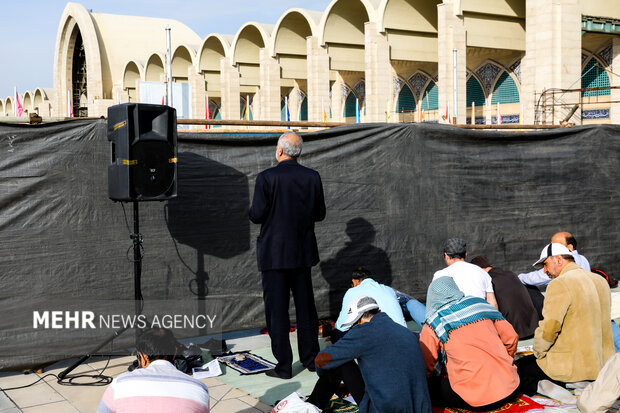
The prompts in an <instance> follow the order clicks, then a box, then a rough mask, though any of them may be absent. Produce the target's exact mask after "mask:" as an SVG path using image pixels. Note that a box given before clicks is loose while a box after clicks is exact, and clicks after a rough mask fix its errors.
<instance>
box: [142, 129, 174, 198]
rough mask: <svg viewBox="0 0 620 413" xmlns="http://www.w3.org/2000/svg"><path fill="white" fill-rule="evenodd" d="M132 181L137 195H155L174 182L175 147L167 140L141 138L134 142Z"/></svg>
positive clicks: (167, 188) (166, 189)
mask: <svg viewBox="0 0 620 413" xmlns="http://www.w3.org/2000/svg"><path fill="white" fill-rule="evenodd" d="M132 151H133V158H134V159H135V160H136V161H137V164H136V165H134V166H133V168H132V178H133V179H132V181H133V182H134V190H135V192H136V195H138V196H143V197H149V198H150V197H155V196H158V195H160V194H163V193H166V192H168V190H169V189H170V188H171V187H172V185H173V184H174V169H175V168H174V163H172V162H171V159H172V158H174V148H173V147H172V146H171V145H170V144H169V143H168V142H166V141H146V140H140V141H138V142H136V143H135V144H133V147H132Z"/></svg>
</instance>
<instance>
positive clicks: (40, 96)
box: [32, 88, 49, 116]
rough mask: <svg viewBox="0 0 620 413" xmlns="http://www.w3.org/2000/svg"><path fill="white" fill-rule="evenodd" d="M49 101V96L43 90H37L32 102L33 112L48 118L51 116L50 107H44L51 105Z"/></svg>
mask: <svg viewBox="0 0 620 413" xmlns="http://www.w3.org/2000/svg"><path fill="white" fill-rule="evenodd" d="M46 100H48V98H47V94H46V93H45V91H44V90H43V89H41V88H37V89H36V90H35V91H34V97H33V102H32V110H33V112H36V113H38V114H39V115H43V116H47V115H49V113H48V111H49V107H44V105H46V106H47V105H49V103H46V102H45V101H46Z"/></svg>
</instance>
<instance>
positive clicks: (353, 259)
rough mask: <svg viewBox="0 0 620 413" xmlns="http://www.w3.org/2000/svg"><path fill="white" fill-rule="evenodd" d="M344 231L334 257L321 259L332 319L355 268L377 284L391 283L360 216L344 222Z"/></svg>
mask: <svg viewBox="0 0 620 413" xmlns="http://www.w3.org/2000/svg"><path fill="white" fill-rule="evenodd" d="M345 233H346V234H347V236H348V237H349V241H347V243H346V244H345V246H344V248H342V249H341V250H340V251H338V252H337V253H336V256H335V257H333V258H329V259H327V260H326V261H321V274H322V276H323V278H325V281H327V283H328V284H329V314H330V316H331V317H332V318H334V319H336V318H337V317H338V313H339V312H340V307H341V305H342V298H343V296H344V294H345V292H346V291H347V290H348V289H349V288H350V287H351V273H352V272H353V270H354V269H355V268H357V267H365V268H367V269H368V270H370V272H371V273H372V275H373V279H374V280H375V281H377V282H378V283H381V284H385V285H391V284H392V266H391V264H390V260H389V258H388V255H387V253H386V252H385V251H383V250H382V249H381V248H378V247H375V246H374V245H372V243H373V242H374V240H375V235H376V231H375V228H374V227H373V226H372V224H371V223H370V222H368V221H367V220H365V219H364V218H361V217H360V218H354V219H352V220H350V221H349V222H347V227H346V230H345Z"/></svg>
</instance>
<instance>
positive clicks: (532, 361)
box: [516, 243, 614, 395]
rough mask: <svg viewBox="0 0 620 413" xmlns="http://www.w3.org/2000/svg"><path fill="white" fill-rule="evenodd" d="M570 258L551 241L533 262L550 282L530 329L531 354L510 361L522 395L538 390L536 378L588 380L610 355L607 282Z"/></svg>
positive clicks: (557, 380)
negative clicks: (538, 317)
mask: <svg viewBox="0 0 620 413" xmlns="http://www.w3.org/2000/svg"><path fill="white" fill-rule="evenodd" d="M574 260H575V259H574V257H573V255H572V254H571V252H570V250H569V249H568V248H566V247H565V246H564V245H562V244H559V243H552V244H548V245H547V246H546V247H545V248H543V250H542V252H541V254H540V259H539V260H538V261H536V262H535V263H534V265H539V264H544V271H545V272H546V273H547V275H548V276H549V277H550V278H552V280H551V282H550V283H549V285H548V287H547V293H546V296H545V302H544V306H543V316H544V318H543V320H541V321H540V323H539V326H538V328H537V329H536V331H535V333H534V344H533V350H534V354H533V355H531V356H526V357H523V358H521V359H519V360H517V361H516V365H517V368H518V371H519V377H520V379H521V384H520V385H519V389H520V391H521V392H523V393H525V394H527V395H532V394H535V393H536V392H537V391H538V386H539V382H542V383H549V382H548V381H552V382H554V383H555V384H558V385H562V384H563V383H566V382H577V381H583V380H594V379H596V376H597V375H598V373H599V371H600V370H601V368H602V367H603V364H604V363H605V362H606V361H607V359H609V357H611V356H612V355H613V354H614V342H613V339H612V334H611V317H610V314H611V310H610V302H611V293H610V291H609V286H608V285H607V282H606V281H605V280H604V279H603V278H601V277H600V276H598V275H595V274H592V273H591V272H589V271H586V270H584V269H583V268H581V267H579V266H578V265H577V264H575V261H574Z"/></svg>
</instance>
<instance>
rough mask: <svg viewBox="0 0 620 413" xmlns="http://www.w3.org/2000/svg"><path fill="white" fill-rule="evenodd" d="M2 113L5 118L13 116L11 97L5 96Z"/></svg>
mask: <svg viewBox="0 0 620 413" xmlns="http://www.w3.org/2000/svg"><path fill="white" fill-rule="evenodd" d="M4 113H5V114H6V116H15V109H14V108H13V98H12V97H11V96H7V98H6V100H5V101H4Z"/></svg>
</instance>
